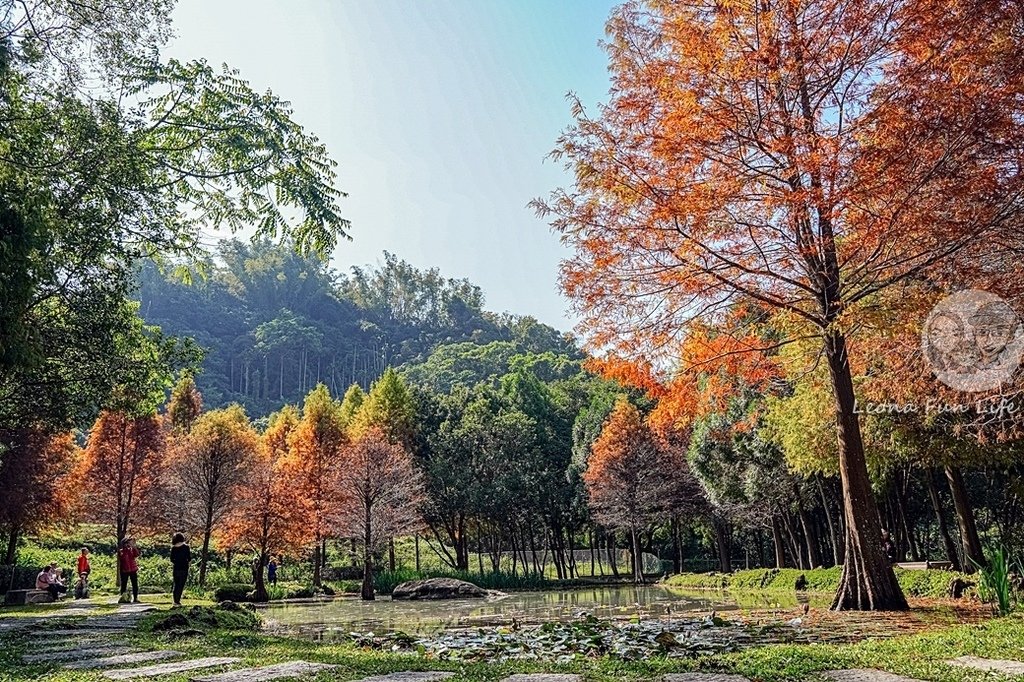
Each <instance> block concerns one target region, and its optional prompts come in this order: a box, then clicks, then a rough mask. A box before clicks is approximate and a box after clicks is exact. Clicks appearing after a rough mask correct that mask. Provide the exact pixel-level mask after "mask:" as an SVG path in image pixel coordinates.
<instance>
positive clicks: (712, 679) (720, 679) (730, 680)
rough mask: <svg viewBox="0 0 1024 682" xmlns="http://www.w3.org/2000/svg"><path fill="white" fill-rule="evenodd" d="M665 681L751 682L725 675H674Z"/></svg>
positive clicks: (735, 676) (667, 676)
mask: <svg viewBox="0 0 1024 682" xmlns="http://www.w3.org/2000/svg"><path fill="white" fill-rule="evenodd" d="M663 679H664V682H750V681H749V680H748V679H746V678H745V677H741V676H739V675H725V674H724V673H674V674H671V675H666V676H665V678H663Z"/></svg>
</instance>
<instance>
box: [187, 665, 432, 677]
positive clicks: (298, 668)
mask: <svg viewBox="0 0 1024 682" xmlns="http://www.w3.org/2000/svg"><path fill="white" fill-rule="evenodd" d="M336 667H337V666H333V665H328V664H326V663H307V662H306V661H292V662H290V663H278V664H277V665H268V666H264V667H262V668H249V669H247V670H230V671H228V672H226V673H220V674H219V675H210V676H209V677H193V678H192V682H264V681H265V680H279V679H281V678H282V677H303V676H305V675H315V674H317V673H318V672H320V671H322V670H330V669H331V668H336ZM435 679H437V678H435Z"/></svg>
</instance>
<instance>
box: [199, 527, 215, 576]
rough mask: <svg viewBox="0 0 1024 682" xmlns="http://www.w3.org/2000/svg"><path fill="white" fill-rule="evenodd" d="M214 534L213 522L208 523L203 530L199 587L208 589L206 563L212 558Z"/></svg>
mask: <svg viewBox="0 0 1024 682" xmlns="http://www.w3.org/2000/svg"><path fill="white" fill-rule="evenodd" d="M212 534H213V522H212V521H209V520H208V521H207V523H206V528H205V529H204V530H203V548H202V549H201V550H200V551H199V587H206V563H207V560H208V559H209V557H210V536H211V535H212Z"/></svg>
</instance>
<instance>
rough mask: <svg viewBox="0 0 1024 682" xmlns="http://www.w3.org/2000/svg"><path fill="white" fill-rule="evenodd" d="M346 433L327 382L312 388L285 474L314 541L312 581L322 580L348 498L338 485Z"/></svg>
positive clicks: (291, 443)
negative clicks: (328, 544)
mask: <svg viewBox="0 0 1024 682" xmlns="http://www.w3.org/2000/svg"><path fill="white" fill-rule="evenodd" d="M348 442H349V440H348V435H347V433H346V430H345V423H344V420H343V418H342V413H341V406H340V405H339V404H338V403H337V402H336V401H335V400H333V399H332V398H331V394H330V392H329V391H328V390H327V387H326V386H324V385H323V384H319V385H318V386H317V387H316V388H314V389H313V390H312V391H310V392H309V395H307V396H306V399H305V401H304V402H303V405H302V419H301V420H300V421H299V424H298V426H296V427H295V430H294V431H293V432H292V434H291V436H290V437H289V441H288V456H287V457H286V458H285V460H284V461H283V462H282V463H281V472H282V476H284V477H285V478H286V479H287V482H288V485H289V486H290V487H291V488H292V490H293V491H294V500H293V502H294V504H295V505H296V506H297V507H299V508H301V509H302V510H303V514H304V516H305V518H306V528H307V536H308V539H309V540H311V541H312V542H313V544H314V546H313V584H314V585H317V586H319V585H320V584H321V572H322V569H323V565H324V560H325V558H326V557H325V556H324V551H323V550H324V543H325V542H326V540H327V539H328V538H329V537H332V536H334V535H336V534H337V528H338V515H339V514H340V512H341V510H342V508H343V507H344V505H345V504H346V503H347V502H348V501H347V500H346V499H345V498H344V497H343V496H342V495H340V494H339V490H338V476H339V475H340V473H341V470H340V467H341V465H342V462H343V454H344V453H343V451H344V448H345V446H346V445H348Z"/></svg>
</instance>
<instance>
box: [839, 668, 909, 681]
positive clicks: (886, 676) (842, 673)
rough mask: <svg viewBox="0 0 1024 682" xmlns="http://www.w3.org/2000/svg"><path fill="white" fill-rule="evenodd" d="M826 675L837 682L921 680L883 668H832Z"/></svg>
mask: <svg viewBox="0 0 1024 682" xmlns="http://www.w3.org/2000/svg"><path fill="white" fill-rule="evenodd" d="M825 677H827V678H829V679H830V680H835V682H920V681H919V680H914V679H911V678H909V677H901V676H900V675H893V674H892V673H887V672H884V671H882V670H832V671H829V672H827V673H825Z"/></svg>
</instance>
